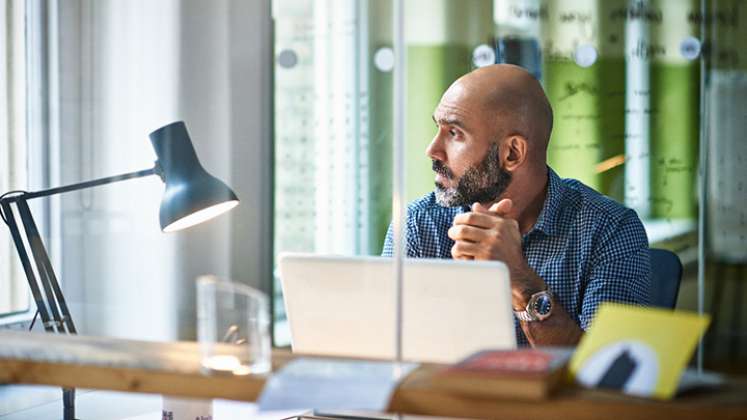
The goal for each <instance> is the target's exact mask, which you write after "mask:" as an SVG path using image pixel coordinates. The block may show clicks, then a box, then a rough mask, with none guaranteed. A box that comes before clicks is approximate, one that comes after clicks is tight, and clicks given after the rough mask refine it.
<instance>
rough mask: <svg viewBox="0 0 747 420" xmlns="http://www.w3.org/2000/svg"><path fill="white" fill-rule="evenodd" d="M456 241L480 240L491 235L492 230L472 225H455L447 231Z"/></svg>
mask: <svg viewBox="0 0 747 420" xmlns="http://www.w3.org/2000/svg"><path fill="white" fill-rule="evenodd" d="M447 233H448V235H449V238H451V239H452V240H454V241H467V242H480V241H482V240H484V239H487V238H488V236H490V231H489V230H488V229H485V228H478V227H474V226H470V225H462V224H459V225H454V226H452V227H450V228H449V231H448V232H447Z"/></svg>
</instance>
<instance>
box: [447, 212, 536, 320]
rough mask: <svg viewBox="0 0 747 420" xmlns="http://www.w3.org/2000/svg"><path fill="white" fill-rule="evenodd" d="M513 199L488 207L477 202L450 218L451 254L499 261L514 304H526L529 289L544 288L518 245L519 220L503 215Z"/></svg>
mask: <svg viewBox="0 0 747 420" xmlns="http://www.w3.org/2000/svg"><path fill="white" fill-rule="evenodd" d="M512 206H513V202H512V201H511V200H510V199H503V200H501V201H499V202H498V203H495V204H493V205H492V206H491V207H490V208H489V209H488V208H485V206H483V205H481V204H480V203H475V204H473V205H472V211H471V212H469V213H462V214H459V215H457V216H456V217H455V218H454V225H453V226H452V227H451V228H450V229H449V238H451V239H452V240H453V241H454V242H455V243H454V246H453V247H452V248H451V256H452V257H453V258H454V259H458V260H498V261H503V262H504V263H505V264H506V265H507V266H508V269H509V271H510V274H511V289H512V291H513V303H514V308H516V309H521V308H524V307H526V305H527V301H528V299H529V296H531V294H532V293H534V292H537V291H539V290H544V289H545V283H544V281H543V280H542V279H541V278H539V276H537V275H536V274H535V273H534V271H533V270H532V269H531V268H530V267H529V265H528V264H527V262H526V259H525V258H524V252H523V251H522V247H521V239H522V238H521V232H520V231H519V223H518V222H517V221H516V220H514V219H509V218H507V217H506V215H507V214H508V213H509V212H510V211H511V207H512Z"/></svg>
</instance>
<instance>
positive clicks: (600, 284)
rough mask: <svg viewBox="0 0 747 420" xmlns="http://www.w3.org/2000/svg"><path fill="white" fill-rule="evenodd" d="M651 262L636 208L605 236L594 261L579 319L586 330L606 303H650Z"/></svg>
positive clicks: (629, 211)
mask: <svg viewBox="0 0 747 420" xmlns="http://www.w3.org/2000/svg"><path fill="white" fill-rule="evenodd" d="M650 287H651V265H650V261H649V251H648V239H647V238H646V231H645V229H644V228H643V224H642V223H641V221H640V220H639V219H638V216H637V215H636V214H635V212H633V211H632V210H628V212H627V214H626V216H625V217H624V218H623V219H622V221H621V222H620V223H619V224H618V226H617V227H616V228H615V229H611V230H610V231H609V232H607V234H606V235H605V237H604V238H601V240H600V242H599V244H598V246H597V250H596V252H595V253H594V257H593V258H592V260H591V268H590V276H589V279H588V281H587V283H586V287H585V289H584V295H583V302H582V304H581V314H580V316H579V321H580V324H581V328H583V329H584V330H586V329H587V328H588V327H589V326H590V325H591V322H592V320H593V319H594V315H595V314H596V311H597V308H598V307H599V304H601V303H602V302H618V303H627V304H633V305H648V304H649V300H650V298H649V295H650Z"/></svg>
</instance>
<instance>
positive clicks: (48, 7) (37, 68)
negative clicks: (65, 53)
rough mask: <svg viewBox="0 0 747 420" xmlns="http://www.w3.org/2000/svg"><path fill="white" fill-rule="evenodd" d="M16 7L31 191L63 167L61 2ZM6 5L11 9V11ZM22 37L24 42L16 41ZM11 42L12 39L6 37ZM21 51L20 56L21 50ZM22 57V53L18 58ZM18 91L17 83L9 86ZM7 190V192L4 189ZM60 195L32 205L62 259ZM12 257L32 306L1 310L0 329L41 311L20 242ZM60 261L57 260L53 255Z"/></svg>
mask: <svg viewBox="0 0 747 420" xmlns="http://www.w3.org/2000/svg"><path fill="white" fill-rule="evenodd" d="M8 4H9V5H12V7H8V9H10V10H12V15H6V16H5V17H6V19H8V20H9V19H12V20H13V27H14V28H16V30H15V31H14V32H13V34H12V36H13V37H14V40H13V42H19V43H22V46H21V47H20V50H22V51H23V52H22V54H23V58H24V59H23V60H20V63H21V64H18V66H19V67H21V68H20V69H14V70H18V73H20V74H21V77H22V80H21V83H23V85H24V86H23V90H22V92H23V93H22V96H23V100H24V102H23V103H22V104H21V105H20V106H19V108H20V109H22V110H23V111H22V112H23V114H24V115H23V116H22V117H20V118H18V120H23V129H22V131H21V133H22V135H25V137H26V151H25V152H26V153H25V162H19V165H18V166H19V167H20V168H24V169H25V174H24V177H25V180H26V182H25V184H26V186H25V188H26V189H28V190H37V189H44V188H48V187H49V186H50V184H51V183H52V182H54V181H56V179H55V175H54V174H55V173H57V172H58V171H57V168H58V165H55V164H54V162H55V156H59V154H58V153H59V152H58V151H59V140H58V139H59V135H58V133H57V131H56V130H55V128H54V127H56V126H58V125H59V124H55V121H58V119H55V117H56V116H57V115H58V113H57V109H58V106H57V105H58V103H59V102H58V100H57V98H58V94H57V92H58V85H57V83H56V81H57V73H56V70H55V68H56V67H55V65H56V62H57V57H58V55H57V50H56V48H54V46H56V42H55V41H56V38H55V36H56V28H57V26H56V21H57V20H56V17H57V4H56V3H55V2H51V3H49V2H36V1H28V0H11V2H9V3H8ZM8 9H6V10H8ZM16 38H20V40H17V41H16ZM3 41H4V42H6V45H7V41H6V40H3ZM15 51H16V50H15V48H13V49H12V50H10V51H6V54H7V57H10V54H17V53H16V52H15ZM19 55H20V54H19ZM16 58H17V57H16ZM14 73H15V71H14ZM8 88H9V89H14V86H8ZM2 192H4V191H2ZM55 201H56V200H54V199H51V200H50V199H47V200H41V201H40V202H38V203H29V204H30V205H31V206H32V212H33V214H34V218H35V221H36V222H37V224H38V226H39V229H40V232H41V235H42V237H43V240H44V241H45V243H46V244H47V247H48V249H49V250H50V251H51V254H52V255H55V256H57V258H56V259H57V260H59V257H60V246H59V235H55V234H53V233H54V232H56V231H59V223H57V220H58V218H59V211H58V212H57V217H54V215H55V212H54V211H53V210H54V209H55V208H57V209H58V208H59V204H58V203H56V202H55ZM4 235H5V237H6V238H7V239H8V240H9V239H10V232H8V231H6V232H5V233H4ZM50 239H51V240H50ZM9 255H10V258H15V260H14V261H13V263H11V265H13V266H15V269H14V270H12V274H11V278H10V281H11V282H14V283H21V284H22V286H20V287H22V288H24V289H25V290H26V301H27V305H26V309H25V310H19V311H10V312H3V313H0V327H2V328H12V329H16V328H18V329H26V328H27V327H28V326H29V325H30V323H31V321H32V319H33V318H34V315H35V313H36V305H35V303H34V301H33V299H32V296H31V293H30V291H29V290H28V284H27V279H26V276H25V274H24V273H23V270H22V269H21V267H20V260H18V255H17V251H16V249H15V246H11V252H10V254H9ZM53 259H54V258H53ZM52 264H53V266H55V270H59V267H58V266H57V265H58V264H55V262H54V261H53V262H52Z"/></svg>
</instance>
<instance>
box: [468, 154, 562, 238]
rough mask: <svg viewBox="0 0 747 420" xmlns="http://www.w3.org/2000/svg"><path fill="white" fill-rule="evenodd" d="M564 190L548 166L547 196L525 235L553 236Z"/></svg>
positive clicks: (469, 209)
mask: <svg viewBox="0 0 747 420" xmlns="http://www.w3.org/2000/svg"><path fill="white" fill-rule="evenodd" d="M564 188H565V186H564V185H563V181H561V180H560V177H559V176H558V174H556V173H555V171H553V170H552V168H550V167H549V166H548V167H547V195H546V196H545V203H544V204H543V205H542V211H541V212H540V215H539V217H537V221H536V222H535V223H534V226H533V227H532V229H530V230H529V232H528V233H527V235H529V234H530V233H532V232H534V231H535V230H539V231H542V232H544V233H545V234H546V235H550V236H552V235H554V234H555V232H556V230H557V228H556V225H557V218H558V212H559V211H560V207H561V202H562V201H563V200H562V198H563V189H564ZM460 210H461V211H460V213H468V212H470V211H471V208H470V206H461V208H460ZM527 235H524V236H527Z"/></svg>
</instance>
